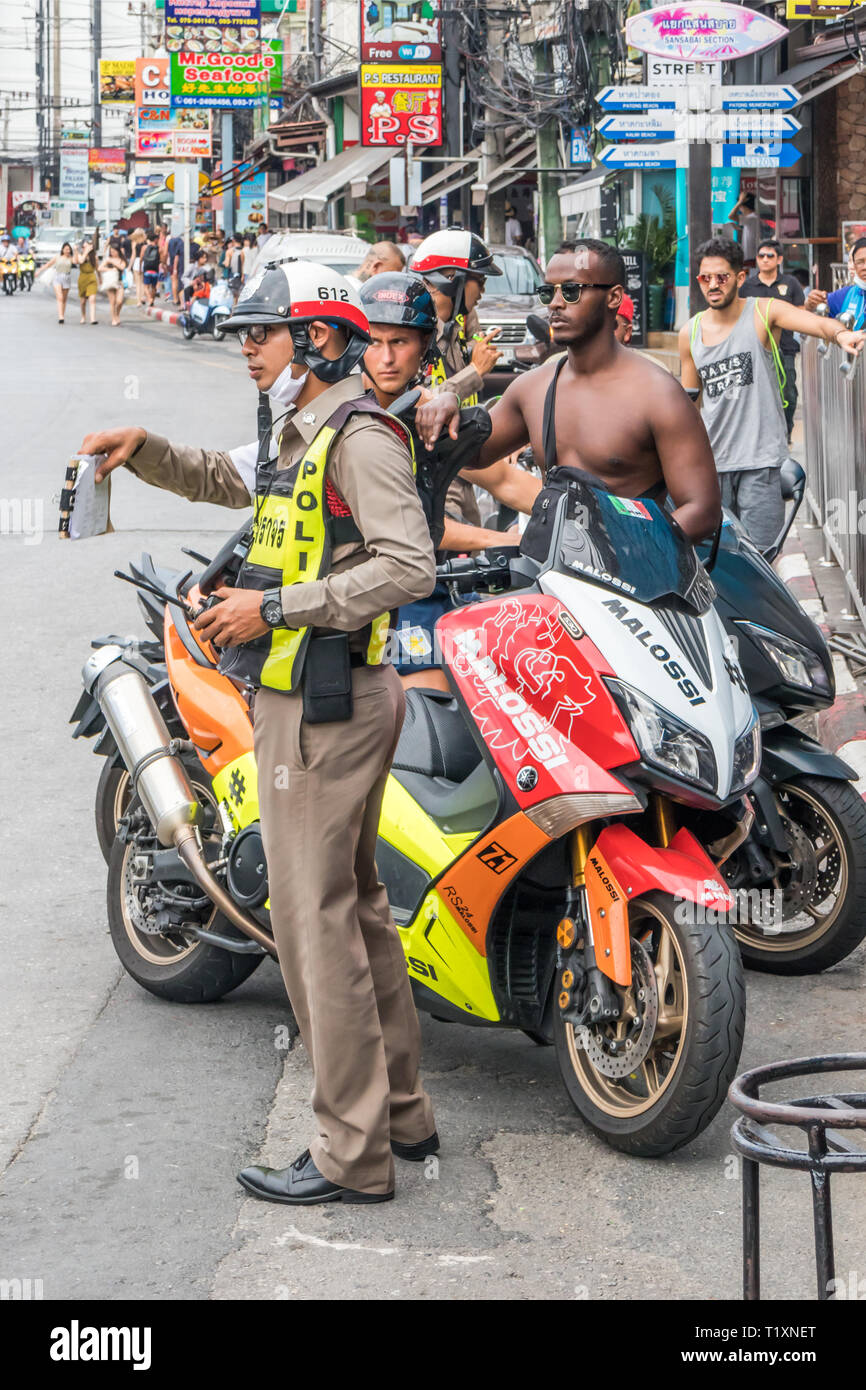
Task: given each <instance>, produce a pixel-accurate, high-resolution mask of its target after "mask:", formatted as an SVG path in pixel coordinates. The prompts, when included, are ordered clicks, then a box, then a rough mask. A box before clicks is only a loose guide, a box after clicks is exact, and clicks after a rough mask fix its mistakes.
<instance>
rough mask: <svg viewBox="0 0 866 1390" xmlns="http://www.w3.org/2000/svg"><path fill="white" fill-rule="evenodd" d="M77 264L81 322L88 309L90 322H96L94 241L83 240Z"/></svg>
mask: <svg viewBox="0 0 866 1390" xmlns="http://www.w3.org/2000/svg"><path fill="white" fill-rule="evenodd" d="M76 260H77V264H78V300H79V307H80V309H81V322H82V323H85V322H86V314H87V311H89V314H90V322H91V323H98V321H99V320H98V319H97V317H96V296H97V294H98V293H99V276H98V275H97V273H96V267H97V252H96V242H95V241H85V242H84V243H83V245H82V247H81V249H80V251H79V252H78V255H77V257H76Z"/></svg>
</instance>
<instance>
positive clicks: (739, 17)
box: [625, 0, 788, 63]
mask: <svg viewBox="0 0 866 1390" xmlns="http://www.w3.org/2000/svg"><path fill="white" fill-rule="evenodd" d="M625 34H626V43H627V44H628V45H629V47H630V48H638V49H640V50H641V51H642V52H644V53H652V54H654V55H655V57H657V58H680V59H683V60H685V61H688V62H693V63H703V62H708V63H711V62H719V61H723V62H731V61H733V60H734V59H735V58H745V57H747V56H748V55H749V54H750V53H758V52H760V50H761V49H762V48H768V47H769V46H770V44H774V43H778V42H779V40H780V39H784V38H787V35H788V30H787V29H786V28H785V26H784V24H779V23H777V21H776V20H775V19H771V17H770V16H769V15H765V14H759V13H758V12H757V10H749V9H746V7H745V6H743V5H728V4H722V3H714V2H713V0H710V3H709V4H704V3H700V4H694V5H663V6H660V7H658V8H656V9H652V10H643V11H642V12H641V13H640V14H634V15H632V16H631V18H630V19H627V20H626V25H625Z"/></svg>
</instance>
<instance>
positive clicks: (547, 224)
mask: <svg viewBox="0 0 866 1390" xmlns="http://www.w3.org/2000/svg"><path fill="white" fill-rule="evenodd" d="M535 71H536V72H537V73H538V74H539V75H540V76H541V78H542V80H541V81H540V82H539V84H538V85H539V94H540V96H541V97H542V98H543V97H544V96H545V95H547V94H549V93H550V91H551V90H552V83H551V80H550V79H551V78H552V77H553V49H552V47H551V45H550V43H548V42H546V41H544V40H541V41H540V42H539V41H536V43H535ZM558 134H559V132H558V130H557V127H556V122H555V120H553V118H552V117H548V119H547V120H546V121H544V122H542V123H541V124H539V127H538V131H537V132H536V137H535V142H536V157H537V159H538V168H539V174H538V199H539V203H540V207H539V217H538V230H539V233H540V236H539V243H540V244H539V248H538V255H539V260H540V261H541V263H542V265H543V264H544V263H545V261H547V260H548V259H549V258H550V257H551V256H552V255H553V253H554V251H555V250H556V248H557V246H558V245H559V243H560V242H561V241H562V217H561V215H560V211H559V198H558V196H557V195H558V192H559V180H558V179H557V177H556V175H555V174H552V173H542V172H540V171H541V170H550V169H556V168H558V167H559V140H558V138H557V137H558Z"/></svg>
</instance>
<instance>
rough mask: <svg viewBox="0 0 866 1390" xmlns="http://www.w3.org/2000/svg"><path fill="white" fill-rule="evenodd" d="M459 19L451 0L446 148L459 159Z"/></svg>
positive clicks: (446, 18) (445, 28)
mask: <svg viewBox="0 0 866 1390" xmlns="http://www.w3.org/2000/svg"><path fill="white" fill-rule="evenodd" d="M443 8H444V6H443ZM459 19H460V11H459V5H458V0H449V5H448V9H447V11H446V12H445V14H444V15H443V16H442V43H443V45H444V48H445V92H444V97H445V149H446V152H447V154H448V157H449V159H459V158H460V157H461V155H462V154H463V103H462V101H461V100H460V50H459V48H458V46H457V24H458V23H459ZM449 220H450V219H449Z"/></svg>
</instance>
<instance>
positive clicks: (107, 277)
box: [98, 237, 126, 328]
mask: <svg viewBox="0 0 866 1390" xmlns="http://www.w3.org/2000/svg"><path fill="white" fill-rule="evenodd" d="M98 269H99V274H100V276H101V277H102V288H103V289H104V290H105V293H106V294H107V295H108V307H109V309H110V311H111V326H112V328H117V327H118V325H119V324H120V309H121V305H122V304H123V284H122V283H121V278H120V277H121V276H122V274H123V272H124V271H125V269H126V258H125V257H124V255H123V252H122V251H121V249H120V243H119V241H116V240H115V238H114V237H110V238H109V242H108V248H107V250H106V253H105V255H104V257H103V258H102V260H101V261H100V263H99V267H98Z"/></svg>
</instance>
